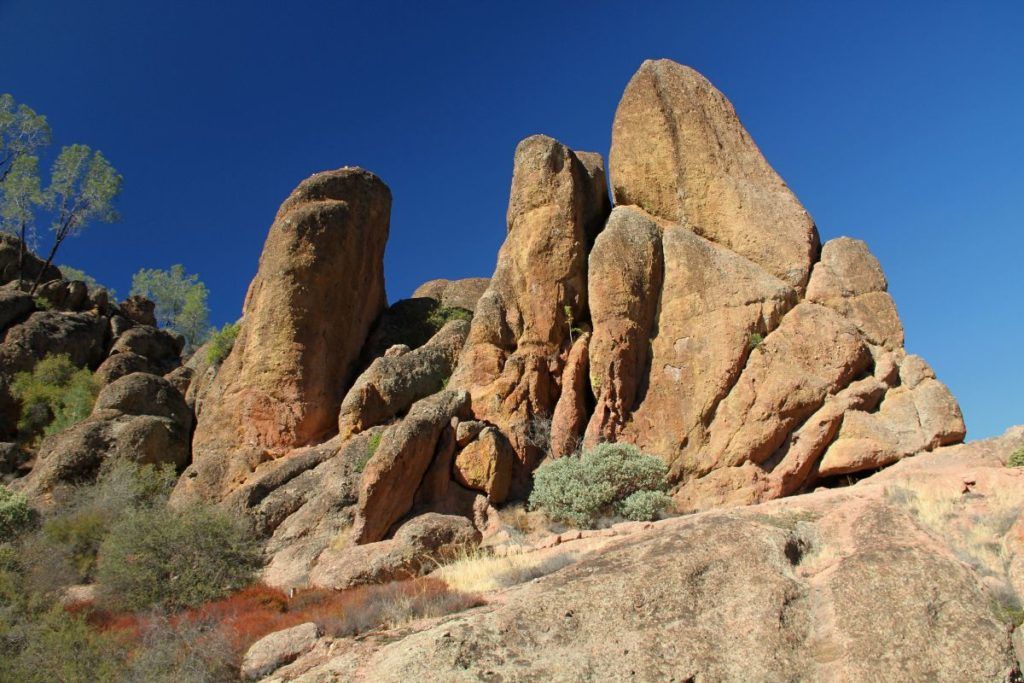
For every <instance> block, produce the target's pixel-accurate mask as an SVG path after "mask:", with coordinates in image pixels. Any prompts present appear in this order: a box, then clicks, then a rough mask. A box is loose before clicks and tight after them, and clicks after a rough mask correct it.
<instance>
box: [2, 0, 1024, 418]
mask: <svg viewBox="0 0 1024 683" xmlns="http://www.w3.org/2000/svg"><path fill="white" fill-rule="evenodd" d="M840 4H843V5H844V6H845V7H839V5H840ZM890 4H892V3H867V2H863V3H827V2H806V3H800V2H762V1H757V2H746V3H743V2H703V3H698V2H639V1H630V2H626V1H621V2H612V1H611V0H602V1H592V2H557V1H554V0H548V1H546V2H542V3H537V2H526V1H520V2H505V3H491V2H470V1H468V0H467V1H466V2H412V1H410V2H403V3H393V2H376V1H375V2H358V3H357V2H346V1H344V0H334V1H326V0H321V1H317V2H312V1H310V2H298V1H297V2H289V3H283V2H275V3H270V2H251V1H249V2H241V1H222V0H218V1H216V2H211V1H210V0H206V1H204V2H193V1H179V2H170V3H169V2H155V1H154V0H149V1H146V0H121V1H119V2H115V1H113V0H90V1H89V2H82V1H81V0H74V1H72V0H64V1H57V0H0V92H4V91H6V92H11V93H12V94H13V95H14V96H15V97H16V98H17V99H18V100H19V101H23V102H25V103H27V104H29V105H31V106H32V107H34V108H36V109H37V110H38V111H40V112H42V113H45V114H46V115H47V116H48V117H49V119H50V122H51V124H52V126H53V129H54V132H55V138H56V142H57V143H59V144H69V143H72V142H84V143H86V144H89V145H92V146H94V147H97V148H99V149H101V150H102V151H103V152H104V154H106V155H107V157H108V158H109V159H110V160H111V161H112V162H113V163H114V164H115V166H116V167H117V168H118V169H119V170H120V171H121V172H122V174H123V175H124V177H125V187H124V194H123V197H122V199H121V202H120V208H121V212H122V213H123V216H124V219H123V221H122V222H121V223H119V224H116V225H112V226H98V227H95V228H93V229H92V230H91V231H90V233H88V234H86V235H85V236H83V237H80V238H78V239H77V240H75V241H73V242H69V243H68V244H67V245H66V249H65V251H64V253H63V254H62V255H61V256H60V257H59V259H58V260H59V261H61V262H65V263H69V264H71V265H74V266H76V267H79V268H83V269H84V270H86V271H88V272H90V273H91V274H93V275H94V276H95V277H97V278H98V279H99V280H100V281H102V282H104V283H106V284H108V285H109V286H112V287H115V288H116V289H118V290H119V291H120V292H122V293H125V292H127V291H128V289H129V282H130V278H131V274H132V273H133V272H134V271H135V270H137V269H139V268H140V267H167V266H169V265H171V264H172V263H177V262H180V263H184V264H185V265H186V267H187V268H188V269H189V270H190V271H193V272H198V273H199V274H200V275H201V276H202V278H203V280H204V281H205V282H206V283H207V285H208V286H209V288H210V291H211V302H210V303H211V307H212V311H213V318H214V322H216V323H222V322H225V321H228V320H233V319H234V318H235V317H237V315H238V313H239V310H240V308H241V302H242V297H243V295H244V292H245V288H246V286H247V284H248V282H249V280H250V279H251V277H252V275H253V274H254V272H255V269H256V262H257V258H258V256H259V252H260V249H261V247H262V243H263V239H264V237H265V235H266V231H267V228H268V226H269V224H270V221H271V219H272V217H273V215H274V212H275V210H276V209H277V206H278V204H279V203H280V202H281V200H282V199H284V197H285V196H287V194H288V192H289V191H290V190H291V189H292V188H293V187H294V186H295V185H296V184H297V183H298V181H300V180H301V179H302V178H304V177H306V176H308V175H309V174H311V173H313V172H314V171H318V170H323V169H328V168H336V167H339V166H343V165H361V166H365V167H366V168H369V169H370V170H372V171H374V172H375V173H377V174H379V175H380V176H381V177H382V178H383V179H384V180H385V181H386V182H387V183H388V185H390V187H391V189H392V192H393V194H394V211H393V214H392V221H391V240H390V242H389V245H388V251H387V260H386V274H387V286H388V294H389V297H390V299H391V300H392V301H393V300H396V299H399V298H402V297H405V296H408V295H409V294H410V293H411V292H412V290H413V289H414V288H415V287H416V286H417V285H418V284H419V283H420V282H422V281H424V280H427V279H430V278H435V277H451V278H455V277H464V276H471V275H489V274H490V273H491V271H492V269H493V267H494V262H495V256H496V253H497V249H498V247H499V246H500V244H501V241H502V238H503V236H504V231H505V226H504V215H505V204H506V201H507V198H508V186H509V180H510V176H511V161H512V152H513V149H514V147H515V144H516V142H517V141H518V140H520V139H521V138H523V137H525V136H527V135H530V134H533V133H547V134H549V135H552V136H553V137H556V138H558V139H559V140H561V141H563V142H565V143H566V144H568V145H570V146H571V147H574V148H576V149H584V150H596V151H599V152H601V153H602V154H605V155H606V154H607V149H608V144H609V136H610V128H611V122H612V115H613V113H614V110H615V105H616V103H617V101H618V98H619V95H620V94H621V92H622V89H623V87H624V86H625V84H626V81H627V80H628V79H629V77H630V75H631V74H632V72H633V71H634V70H635V69H636V67H637V66H638V65H639V64H640V62H641V61H642V60H643V59H645V58H649V57H669V58H671V59H674V60H676V61H679V62H682V63H684V64H689V65H691V66H693V67H695V68H696V69H698V70H699V71H701V72H703V73H704V74H705V75H706V76H708V77H709V78H710V79H711V80H712V82H714V83H715V84H716V85H717V86H718V87H719V88H720V89H721V90H723V91H724V92H725V93H726V95H727V96H728V97H729V98H730V99H731V100H732V101H733V103H734V104H735V106H736V109H737V110H738V112H739V114H740V117H741V118H742V119H743V121H744V123H745V124H746V126H747V128H748V129H749V130H750V132H751V133H752V134H753V136H754V138H755V139H756V140H757V142H758V144H759V145H760V146H761V149H762V150H763V151H764V153H765V155H766V156H767V157H768V159H769V160H770V161H771V163H772V164H773V165H774V166H775V168H776V169H777V170H778V171H779V172H780V173H781V174H782V176H783V177H784V178H785V179H786V181H787V182H788V183H789V184H790V185H791V187H792V188H793V189H794V190H795V191H796V193H797V195H798V196H799V197H800V199H801V200H802V201H803V203H804V205H805V206H806V207H807V208H808V209H809V210H810V212H811V213H812V214H813V215H814V217H815V219H816V221H817V223H818V226H819V229H820V231H821V233H822V237H823V238H824V239H828V238H831V237H836V236H838V235H851V236H854V237H858V238H862V239H864V240H866V241H867V242H868V243H869V245H870V246H871V248H872V249H873V251H874V253H875V254H876V255H877V256H878V257H879V259H880V260H881V262H882V265H883V266H884V267H885V270H886V272H887V274H888V277H889V282H890V288H891V291H892V292H893V295H894V296H895V298H896V303H897V306H898V307H899V311H900V313H901V315H902V317H903V321H904V324H905V326H906V330H907V346H908V349H909V350H910V351H912V352H914V353H919V354H921V355H923V356H924V357H925V358H927V359H928V360H929V361H930V362H931V363H932V365H933V366H934V367H935V368H936V370H937V371H938V373H939V376H940V378H941V379H943V380H945V381H946V382H947V383H948V384H949V385H950V386H951V387H952V388H953V390H954V392H955V393H956V395H957V397H958V398H959V399H960V402H961V405H962V406H963V408H964V412H965V415H966V418H967V425H968V429H969V432H970V435H971V436H973V437H981V436H989V435H992V434H996V433H1000V432H1002V430H1003V429H1004V428H1005V427H1007V426H1009V425H1010V424H1016V423H1022V422H1024V391H1022V387H1024V362H1022V360H1021V356H1022V349H1021V347H1022V341H1024V316H1022V313H1024V310H1022V305H1021V301H1022V298H1024V273H1022V269H1021V262H1022V258H1024V220H1022V217H1024V38H1022V36H1024V3H1021V2H1004V3H997V2H990V3H960V4H950V3H943V2H920V3H903V4H902V8H901V9H898V10H897V9H891V8H889V7H888V5H890ZM271 6H273V7H274V8H271Z"/></svg>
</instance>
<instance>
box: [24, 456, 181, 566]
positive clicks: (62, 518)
mask: <svg viewBox="0 0 1024 683" xmlns="http://www.w3.org/2000/svg"><path fill="white" fill-rule="evenodd" d="M174 482H175V474H174V467H173V466H172V465H162V466H159V467H157V466H155V465H138V464H136V463H133V462H129V461H124V460H121V461H114V462H113V463H110V464H108V465H107V466H105V467H104V468H103V469H102V470H101V471H100V475H99V477H97V480H96V483H95V484H92V485H86V486H80V487H77V488H75V489H73V490H72V491H71V492H70V493H69V494H66V495H65V496H64V498H65V499H64V500H61V501H60V508H61V509H62V510H63V512H61V513H60V514H58V515H56V516H54V517H51V518H50V519H48V520H46V522H45V523H44V524H43V529H42V531H43V537H44V539H45V540H46V541H47V542H48V543H49V544H50V545H51V546H53V548H54V550H55V551H59V554H61V555H63V556H65V557H66V558H67V560H68V562H69V563H70V566H71V568H72V570H73V571H74V572H75V573H76V575H77V580H78V581H91V580H93V579H94V578H95V575H96V556H97V553H98V552H99V549H100V545H101V544H102V543H103V541H104V539H105V538H106V537H107V534H108V533H109V531H110V528H111V527H112V526H113V525H114V524H115V523H116V522H117V521H118V520H119V519H120V518H121V517H122V516H123V515H124V514H126V513H128V512H130V511H132V510H137V509H145V508H152V507H158V506H161V505H162V504H163V503H164V502H165V501H166V500H167V497H168V496H169V495H170V492H171V489H172V488H173V487H174Z"/></svg>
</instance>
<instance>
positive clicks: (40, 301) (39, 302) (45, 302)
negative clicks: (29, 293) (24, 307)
mask: <svg viewBox="0 0 1024 683" xmlns="http://www.w3.org/2000/svg"><path fill="white" fill-rule="evenodd" d="M32 302H33V303H34V304H35V305H36V309H37V310H40V311H49V310H52V309H53V302H52V301H50V300H49V299H46V298H44V297H41V296H36V297H32Z"/></svg>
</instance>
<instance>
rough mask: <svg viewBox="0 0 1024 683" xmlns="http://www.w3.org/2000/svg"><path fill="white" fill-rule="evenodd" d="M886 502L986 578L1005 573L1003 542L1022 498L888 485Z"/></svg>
mask: <svg viewBox="0 0 1024 683" xmlns="http://www.w3.org/2000/svg"><path fill="white" fill-rule="evenodd" d="M885 497H886V500H887V501H888V502H890V503H893V504H895V505H897V506H899V507H901V508H903V509H905V510H907V511H908V512H910V513H911V514H913V515H914V516H915V517H916V518H917V519H918V520H919V521H920V522H921V524H922V525H923V526H924V527H925V528H927V529H928V530H929V531H931V532H932V533H933V534H935V535H936V536H938V537H940V538H942V539H943V540H944V541H945V542H946V543H947V544H948V545H949V546H950V547H951V548H952V550H953V552H954V553H956V555H957V556H958V557H960V558H961V559H962V560H964V561H965V562H967V563H968V564H971V565H972V566H974V567H975V568H976V569H978V570H980V571H982V573H983V574H986V575H990V576H993V575H1001V574H1003V573H1004V564H1005V558H1004V557H1003V551H1002V539H1003V536H1005V535H1006V532H1007V531H1009V529H1010V527H1011V526H1013V523H1014V522H1015V521H1016V520H1017V518H1018V517H1019V516H1020V513H1021V509H1022V505H1021V500H1022V499H1021V495H1020V493H1019V492H1016V491H1004V490H1000V489H997V490H994V491H990V492H989V493H987V494H986V495H984V496H976V495H964V494H962V493H960V492H955V493H954V492H951V491H949V490H941V489H937V488H923V487H921V488H916V489H915V488H913V487H912V485H911V484H910V482H907V484H906V485H905V486H890V487H888V488H886V490H885Z"/></svg>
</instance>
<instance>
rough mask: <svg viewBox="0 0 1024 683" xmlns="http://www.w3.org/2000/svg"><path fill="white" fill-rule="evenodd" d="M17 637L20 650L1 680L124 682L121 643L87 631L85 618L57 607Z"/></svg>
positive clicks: (106, 636) (22, 681)
mask: <svg viewBox="0 0 1024 683" xmlns="http://www.w3.org/2000/svg"><path fill="white" fill-rule="evenodd" d="M20 635H21V638H19V640H20V641H21V642H22V647H21V648H19V649H18V652H17V654H16V655H15V656H13V657H11V658H9V661H8V662H7V663H6V664H5V667H4V671H3V672H0V673H2V676H0V678H2V679H3V680H9V681H18V682H19V683H37V682H38V683H51V682H52V681H69V682H70V681H98V682H107V681H110V682H111V683H113V682H114V681H122V680H124V673H125V664H126V659H127V653H126V652H125V649H124V648H123V646H122V645H121V643H119V642H118V641H117V640H116V639H115V638H113V637H112V636H108V635H104V634H102V633H100V632H99V631H96V630H94V629H92V628H90V627H89V625H88V623H86V621H85V619H84V618H82V617H81V616H76V615H72V614H69V613H68V612H67V611H65V610H64V609H63V608H62V607H61V606H59V605H54V606H53V607H51V608H50V609H49V610H48V611H46V612H44V613H43V614H41V615H40V617H39V618H38V619H36V620H32V621H28V622H26V623H24V624H23V626H22V633H21V634H20Z"/></svg>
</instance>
